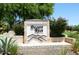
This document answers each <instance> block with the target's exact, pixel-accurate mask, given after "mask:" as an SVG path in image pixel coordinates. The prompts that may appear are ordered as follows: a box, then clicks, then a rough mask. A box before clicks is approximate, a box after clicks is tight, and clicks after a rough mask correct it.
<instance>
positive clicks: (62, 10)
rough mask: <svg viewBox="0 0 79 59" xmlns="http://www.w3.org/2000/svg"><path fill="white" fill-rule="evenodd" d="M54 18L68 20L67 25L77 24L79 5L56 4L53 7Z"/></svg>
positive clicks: (78, 22)
mask: <svg viewBox="0 0 79 59" xmlns="http://www.w3.org/2000/svg"><path fill="white" fill-rule="evenodd" d="M53 17H54V18H58V17H63V18H66V19H67V20H68V24H69V25H77V24H79V4H77V3H70V4H68V3H57V4H55V6H54V13H53Z"/></svg>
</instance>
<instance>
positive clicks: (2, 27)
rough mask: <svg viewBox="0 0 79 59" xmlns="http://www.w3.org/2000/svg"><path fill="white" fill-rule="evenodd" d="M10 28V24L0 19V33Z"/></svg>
mask: <svg viewBox="0 0 79 59" xmlns="http://www.w3.org/2000/svg"><path fill="white" fill-rule="evenodd" d="M9 30H10V25H9V24H8V23H7V22H5V21H0V33H4V32H6V31H7V32H8V31H9Z"/></svg>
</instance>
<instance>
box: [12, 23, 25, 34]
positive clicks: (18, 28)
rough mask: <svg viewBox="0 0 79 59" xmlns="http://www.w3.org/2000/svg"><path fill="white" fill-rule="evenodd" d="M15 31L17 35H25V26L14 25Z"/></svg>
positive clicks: (21, 24)
mask: <svg viewBox="0 0 79 59" xmlns="http://www.w3.org/2000/svg"><path fill="white" fill-rule="evenodd" d="M13 30H14V31H15V34H16V35H23V34H24V25H23V23H20V24H14V25H13Z"/></svg>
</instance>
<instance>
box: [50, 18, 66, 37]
mask: <svg viewBox="0 0 79 59" xmlns="http://www.w3.org/2000/svg"><path fill="white" fill-rule="evenodd" d="M66 25H67V22H66V20H65V19H64V18H61V17H59V18H58V19H57V20H56V19H54V20H51V21H50V31H51V32H50V36H53V37H60V36H63V35H62V33H63V32H64V31H65V29H66Z"/></svg>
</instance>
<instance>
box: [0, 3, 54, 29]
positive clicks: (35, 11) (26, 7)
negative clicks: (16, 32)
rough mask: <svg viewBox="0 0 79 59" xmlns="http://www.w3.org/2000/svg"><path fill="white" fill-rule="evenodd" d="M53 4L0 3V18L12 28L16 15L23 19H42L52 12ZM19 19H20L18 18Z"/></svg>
mask: <svg viewBox="0 0 79 59" xmlns="http://www.w3.org/2000/svg"><path fill="white" fill-rule="evenodd" d="M53 7H54V4H51V3H50V4H49V3H39V4H37V3H30V4H29V3H27V4H26V3H22V4H19V3H17V4H14V3H12V4H11V3H8V4H7V3H5V4H4V3H3V4H0V20H4V21H7V22H8V23H9V24H10V27H11V28H12V25H13V24H15V23H16V21H17V16H18V17H19V19H22V20H23V21H25V20H26V19H43V18H44V16H46V17H49V16H50V15H51V14H52V13H53ZM19 21H20V20H19Z"/></svg>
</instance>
